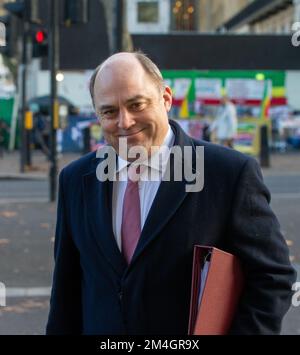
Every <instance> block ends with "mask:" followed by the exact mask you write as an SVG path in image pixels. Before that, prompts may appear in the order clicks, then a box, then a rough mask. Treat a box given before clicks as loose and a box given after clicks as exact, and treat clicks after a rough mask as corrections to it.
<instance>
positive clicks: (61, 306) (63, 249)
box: [46, 170, 82, 335]
mask: <svg viewBox="0 0 300 355" xmlns="http://www.w3.org/2000/svg"><path fill="white" fill-rule="evenodd" d="M64 175H65V171H64V170H63V171H62V172H61V174H60V177H59V196H58V207H57V224H56V234H55V245H54V259H55V268H54V275H53V284H52V293H51V299H50V312H49V317H48V323H47V327H46V334H48V335H52V334H80V333H81V332H82V308H81V268H80V260H79V253H78V250H77V249H76V246H75V245H74V242H73V239H72V235H71V233H70V229H69V225H68V216H67V212H68V211H67V209H66V199H65V198H66V196H65V192H64V190H65V186H66V182H65V177H64Z"/></svg>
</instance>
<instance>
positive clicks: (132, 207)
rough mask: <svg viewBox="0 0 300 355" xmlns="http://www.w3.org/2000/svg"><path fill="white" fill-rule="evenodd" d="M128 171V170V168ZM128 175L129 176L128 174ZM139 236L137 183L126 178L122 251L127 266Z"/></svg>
mask: <svg viewBox="0 0 300 355" xmlns="http://www.w3.org/2000/svg"><path fill="white" fill-rule="evenodd" d="M129 170H130V168H129ZM129 175H130V174H129ZM140 235H141V210H140V195H139V183H138V181H132V180H130V179H129V178H128V182H127V187H126V191H125V195H124V202H123V213H122V228H121V236H122V251H123V255H124V257H125V259H126V261H127V263H128V264H129V263H130V261H131V258H132V256H133V253H134V250H135V248H136V246H137V243H138V240H139V238H140Z"/></svg>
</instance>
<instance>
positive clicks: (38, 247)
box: [0, 152, 300, 335]
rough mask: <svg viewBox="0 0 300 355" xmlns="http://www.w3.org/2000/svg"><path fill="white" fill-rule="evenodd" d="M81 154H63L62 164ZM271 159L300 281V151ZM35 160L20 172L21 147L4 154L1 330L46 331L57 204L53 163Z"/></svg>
mask: <svg viewBox="0 0 300 355" xmlns="http://www.w3.org/2000/svg"><path fill="white" fill-rule="evenodd" d="M78 157H79V156H78V155H76V154H66V155H63V156H61V157H60V159H59V170H60V169H62V167H63V166H65V165H66V164H68V163H69V162H71V161H73V160H75V159H76V158H78ZM271 164H272V165H271V167H270V168H263V174H264V178H265V182H266V184H267V186H268V187H269V189H270V190H271V192H272V202H271V206H272V208H273V210H274V212H275V213H276V215H277V217H278V219H279V221H280V224H281V227H282V233H283V234H284V236H285V238H286V240H287V243H288V245H289V248H290V256H291V261H292V263H293V265H294V267H295V268H296V269H297V271H298V281H299V282H300V238H299V230H300V218H299V209H300V152H298V153H296V152H295V153H289V154H286V155H284V154H279V153H277V154H275V155H272V157H271ZM33 166H34V168H33V169H31V170H30V171H27V172H26V173H24V174H20V173H19V171H18V170H19V156H18V154H17V153H11V154H8V155H6V156H5V158H4V159H3V160H1V159H0V255H1V257H0V282H3V283H4V284H5V286H6V294H7V298H6V307H0V334H20V335H25V334H33V335H35V334H44V332H45V325H46V321H47V316H48V311H49V295H50V286H51V282H52V272H53V246H54V230H55V220H56V204H55V203H49V202H48V190H49V189H48V187H49V186H48V177H47V176H48V167H49V163H48V162H47V160H46V159H45V157H44V156H43V155H42V154H40V153H39V152H35V154H34V156H33ZM298 299H299V297H298ZM0 302H1V294H0ZM282 334H294V335H296V334H298V335H299V334H300V306H299V307H295V306H291V308H290V310H289V312H288V313H287V315H286V317H285V318H284V321H283V328H282Z"/></svg>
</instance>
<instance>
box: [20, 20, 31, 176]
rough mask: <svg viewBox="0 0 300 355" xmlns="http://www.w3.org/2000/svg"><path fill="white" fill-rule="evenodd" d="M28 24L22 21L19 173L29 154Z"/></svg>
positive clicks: (23, 167) (26, 162)
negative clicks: (26, 120) (26, 124)
mask: <svg viewBox="0 0 300 355" xmlns="http://www.w3.org/2000/svg"><path fill="white" fill-rule="evenodd" d="M28 28H29V24H28V22H27V21H25V20H24V21H23V45H22V47H23V48H22V49H23V53H22V66H21V68H22V98H21V110H20V129H21V135H20V137H21V142H20V170H21V173H24V172H25V166H26V165H27V164H28V162H29V161H28V160H29V159H28V157H29V154H28V152H27V149H28V146H29V142H28V135H27V132H26V129H25V114H26V96H27V95H26V94H27V93H26V83H27V36H28Z"/></svg>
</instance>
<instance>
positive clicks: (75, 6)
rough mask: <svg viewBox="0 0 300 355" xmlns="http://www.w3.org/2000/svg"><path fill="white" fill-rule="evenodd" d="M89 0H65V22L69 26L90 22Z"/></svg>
mask: <svg viewBox="0 0 300 355" xmlns="http://www.w3.org/2000/svg"><path fill="white" fill-rule="evenodd" d="M88 10H89V1H88V0H65V11H64V23H65V24H66V25H67V26H70V25H74V24H86V23H87V22H88V12H89V11H88Z"/></svg>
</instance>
